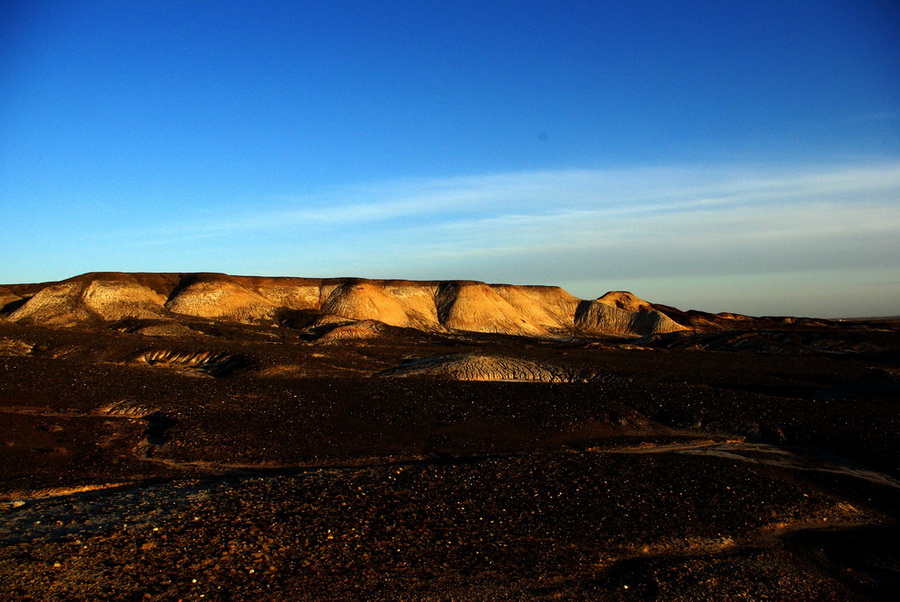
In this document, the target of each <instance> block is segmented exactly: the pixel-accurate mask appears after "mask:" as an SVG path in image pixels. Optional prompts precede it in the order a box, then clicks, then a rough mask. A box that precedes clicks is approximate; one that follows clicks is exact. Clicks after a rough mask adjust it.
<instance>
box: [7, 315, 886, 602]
mask: <svg viewBox="0 0 900 602" xmlns="http://www.w3.org/2000/svg"><path fill="white" fill-rule="evenodd" d="M185 324H186V325H187V326H188V327H190V328H191V329H193V332H194V334H191V335H181V336H170V337H149V336H143V335H140V334H135V332H134V331H135V330H137V329H138V327H139V326H141V325H140V324H133V323H123V324H117V325H112V326H111V327H110V326H103V327H93V328H90V329H86V328H82V329H48V328H42V327H38V326H22V325H16V324H10V323H4V322H0V597H2V598H3V599H16V600H73V599H74V600H95V599H121V600H145V599H146V600H179V599H184V600H195V599H200V598H203V599H213V600H259V599H284V600H288V599H316V600H318V599H329V600H334V599H344V600H348V599H364V600H373V599H385V600H396V599H403V600H410V599H425V600H473V599H516V600H521V599H636V600H645V599H683V600H728V599H766V598H771V599H782V600H785V599H786V600H810V599H821V600H852V599H893V595H894V594H896V591H898V589H900V546H898V544H897V542H898V541H900V537H898V536H900V529H898V522H897V521H898V518H900V480H898V479H900V445H898V441H900V420H898V408H900V405H898V401H900V399H898V397H900V396H898V393H897V389H896V382H897V376H896V375H897V370H898V348H900V345H898V337H897V331H896V330H892V328H893V326H891V325H890V324H880V325H866V324H862V323H861V324H855V325H843V326H837V325H834V326H828V327H825V326H823V327H821V328H819V329H816V328H806V329H803V330H798V331H797V332H800V333H801V335H800V336H790V335H791V332H793V331H791V329H790V328H788V327H785V328H784V329H782V330H779V331H777V332H770V333H757V332H753V333H734V335H733V337H731V338H729V337H728V336H724V335H722V336H719V337H717V338H716V339H715V341H714V342H715V344H716V345H718V346H719V347H718V348H717V350H708V349H700V348H698V347H697V346H695V348H691V344H690V341H689V340H687V339H686V338H685V335H680V336H679V337H678V338H677V340H675V338H674V337H673V338H672V339H673V341H674V342H672V341H668V340H667V339H665V338H662V339H658V340H653V341H634V340H625V339H610V340H602V339H597V338H592V339H590V340H588V339H577V338H566V339H558V340H538V339H526V338H521V337H504V336H492V335H472V334H466V335H447V334H441V335H438V334H434V335H431V334H424V333H420V332H416V331H407V330H400V329H385V331H384V332H383V333H382V334H381V335H379V336H377V337H375V338H370V339H348V340H339V341H334V342H330V343H326V342H324V341H316V340H312V339H311V337H309V336H306V335H304V333H303V332H301V331H297V330H293V329H291V328H267V327H251V326H240V325H223V324H213V323H208V322H203V321H200V320H196V321H194V322H186V323H185ZM816 337H819V338H818V339H817V338H816ZM697 340H698V341H700V342H701V343H702V344H704V345H706V344H709V341H710V340H711V338H710V336H709V335H704V336H698V339H697ZM747 340H752V341H754V345H751V346H749V347H748V346H747V345H746V341H747ZM773 340H774V341H777V343H778V347H777V348H774V347H772V346H769V347H767V346H766V341H773ZM817 340H823V341H827V345H821V346H819V347H818V348H817V347H816V345H815V342H816V341H817ZM842 340H844V341H846V344H845V345H844V346H843V347H842V346H841V341H842ZM667 341H668V342H667ZM728 341H737V342H739V343H740V345H737V344H735V348H734V349H730V348H728V347H727V343H728ZM792 345H793V346H792ZM748 349H749V350H748ZM450 354H454V355H459V354H478V355H479V356H498V357H506V358H519V359H523V360H527V361H528V362H533V363H542V364H546V365H551V366H555V367H561V368H565V369H566V370H568V371H570V372H571V373H572V374H583V375H589V376H590V378H587V377H586V378H584V379H573V382H497V381H493V382H490V381H485V382H480V381H475V382H472V381H455V380H448V379H442V378H438V377H429V376H427V375H426V376H421V375H420V376H416V377H408V378H393V377H390V376H384V375H383V374H382V373H386V374H390V373H391V371H392V370H394V369H396V368H397V367H399V366H401V365H403V364H404V362H409V361H411V360H416V359H421V358H428V357H434V356H444V355H450ZM146 358H154V359H152V360H149V361H148V360H147V359H146Z"/></svg>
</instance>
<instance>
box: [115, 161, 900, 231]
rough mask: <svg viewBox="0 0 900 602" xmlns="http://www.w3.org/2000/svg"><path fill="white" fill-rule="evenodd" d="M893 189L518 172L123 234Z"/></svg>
mask: <svg viewBox="0 0 900 602" xmlns="http://www.w3.org/2000/svg"><path fill="white" fill-rule="evenodd" d="M898 190H900V164H884V165H877V166H862V167H859V166H837V167H829V168H814V169H807V170H798V169H793V170H779V169H773V168H756V169H748V168H743V169H742V168H693V167H677V168H647V169H630V170H560V171H538V172H518V173H505V174H488V175H478V176H464V177H457V178H443V179H431V180H399V181H389V182H382V183H374V184H371V185H368V186H355V187H344V188H335V189H332V190H327V191H323V192H322V193H320V194H316V195H307V196H303V197H297V198H290V199H288V198H280V199H276V200H273V201H270V202H268V203H263V204H262V206H254V207H247V208H246V209H245V210H244V211H237V212H235V213H233V214H230V215H215V216H210V215H207V216H203V217H200V216H197V217H198V219H190V218H187V219H185V218H182V219H180V220H179V222H178V223H174V224H160V225H159V226H158V227H155V228H152V229H148V230H143V231H138V232H134V231H129V232H127V234H126V235H125V236H126V237H127V238H128V239H130V240H132V241H133V242H134V243H136V244H154V243H159V244H168V243H170V242H173V241H174V240H185V239H190V238H191V237H194V236H196V237H209V236H230V235H234V234H238V233H241V232H252V231H272V232H275V233H278V232H283V231H285V230H292V229H297V228H303V229H314V230H317V231H327V230H329V229H347V228H349V229H360V230H364V229H366V228H370V227H371V228H375V229H379V230H387V231H390V230H392V229H395V228H400V229H404V228H405V227H406V226H407V225H408V223H409V222H411V221H414V222H419V223H421V224H423V225H427V226H429V227H433V226H443V225H445V224H448V223H449V224H454V223H456V224H458V225H457V228H460V229H461V228H468V227H471V225H472V224H478V223H482V224H484V225H489V226H491V227H496V226H498V225H502V224H506V223H511V222H515V221H516V220H520V221H523V222H527V221H531V222H539V221H541V220H545V221H546V223H547V226H548V227H551V226H552V227H554V228H558V227H560V226H561V225H562V224H560V223H559V220H560V219H566V216H568V217H569V218H571V219H573V220H576V221H577V220H580V219H595V220H596V219H602V218H615V217H621V216H623V215H636V216H637V215H645V216H646V215H648V214H657V213H658V214H665V213H670V214H671V213H676V214H678V213H686V212H698V213H699V212H702V211H704V210H712V209H716V210H720V209H723V208H727V207H746V208H755V209H757V210H760V211H762V210H763V209H764V208H765V207H782V206H799V205H802V204H803V203H812V202H833V203H841V204H852V205H857V204H859V203H865V202H873V201H874V202H876V203H887V202H890V201H891V200H892V199H893V200H896V199H897V196H898ZM726 214H727V212H726ZM493 220H500V221H499V222H497V221H493ZM772 225H773V226H774V225H775V220H774V219H773V220H772Z"/></svg>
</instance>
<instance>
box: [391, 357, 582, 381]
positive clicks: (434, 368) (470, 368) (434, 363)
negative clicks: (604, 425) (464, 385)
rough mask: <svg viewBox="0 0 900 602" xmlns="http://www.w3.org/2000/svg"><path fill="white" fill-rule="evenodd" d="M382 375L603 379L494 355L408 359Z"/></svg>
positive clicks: (458, 377)
mask: <svg viewBox="0 0 900 602" xmlns="http://www.w3.org/2000/svg"><path fill="white" fill-rule="evenodd" d="M378 376H388V377H404V378H405V377H416V376H436V377H440V378H447V379H451V380H487V381H507V382H508V381H514V382H545V383H572V382H593V381H596V380H599V378H598V377H597V376H596V375H584V374H582V373H579V372H577V371H574V370H570V369H567V368H560V367H558V366H552V365H550V364H544V363H538V362H533V361H530V360H524V359H518V358H509V357H496V356H490V355H438V356H432V357H426V358H422V359H417V360H412V361H409V362H406V363H405V364H403V365H402V366H399V367H397V368H393V369H391V370H385V371H384V372H381V373H379V374H378Z"/></svg>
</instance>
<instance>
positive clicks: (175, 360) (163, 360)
mask: <svg viewBox="0 0 900 602" xmlns="http://www.w3.org/2000/svg"><path fill="white" fill-rule="evenodd" d="M135 361H136V362H139V363H144V364H147V365H150V366H155V367H159V368H170V369H175V370H179V371H184V372H185V373H187V374H192V375H196V374H198V373H199V374H206V375H209V376H216V377H220V376H225V375H227V374H230V373H231V372H233V371H234V370H236V369H238V368H241V367H243V366H244V365H245V364H246V362H245V361H244V360H243V359H242V358H240V357H238V356H235V355H230V354H227V353H212V352H209V351H196V352H191V351H172V350H165V349H158V350H154V351H147V352H144V353H142V354H140V355H138V356H137V357H136V358H135Z"/></svg>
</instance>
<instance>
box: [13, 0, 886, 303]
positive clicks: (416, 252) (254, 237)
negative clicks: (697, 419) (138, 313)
mask: <svg viewBox="0 0 900 602" xmlns="http://www.w3.org/2000/svg"><path fill="white" fill-rule="evenodd" d="M898 31H900V7H898V5H897V4H896V3H894V2H887V1H886V2H873V1H865V0H847V1H843V2H831V1H828V0H817V1H815V2H802V1H796V2H784V1H781V2H767V1H765V0H756V1H747V2H739V1H723V0H718V1H711V2H678V1H666V2H651V1H643V2H642V1H640V0H635V1H629V2H597V1H590V2H560V1H557V2H527V1H518V2H502V1H493V2H488V1H481V2H462V1H453V2H450V1H448V2H440V1H437V0H434V1H427V2H426V1H416V2H390V1H387V2H342V1H338V0H334V1H310V2H303V1H292V2H275V1H268V2H235V1H217V2H202V1H191V2H187V1H185V2H158V1H155V2H150V1H145V2H127V1H122V2H112V1H110V2H78V1H69V2H47V1H37V0H35V1H27V2H26V1H16V0H12V1H10V0H8V1H6V2H4V3H2V4H0V211H2V216H3V223H4V226H3V228H2V235H0V236H2V238H0V243H2V249H3V258H4V261H2V262H0V282H22V281H43V280H54V279H61V278H66V277H69V276H73V275H76V274H79V273H83V272H87V271H101V270H116V271H175V272H178V271H219V272H227V273H235V274H259V275H294V276H363V277H369V278H394V277H398V278H412V279H450V278H466V279H477V280H486V281H489V282H512V283H518V284H558V285H561V286H563V287H564V288H566V289H567V290H569V291H570V292H572V293H573V294H576V295H578V296H580V297H583V298H592V297H596V296H599V295H601V294H603V293H604V292H606V291H607V290H613V289H629V290H632V291H633V292H635V293H636V294H638V295H639V296H641V297H644V298H647V299H649V300H651V301H656V302H661V303H667V304H671V305H676V306H679V307H682V308H684V309H688V308H696V309H704V310H709V311H737V312H744V313H752V314H795V315H796V314H802V315H820V316H835V317H837V316H856V315H889V314H898V313H900V261H897V260H896V256H897V255H898V251H900V60H898V57H900V36H898V35H897V34H898Z"/></svg>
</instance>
